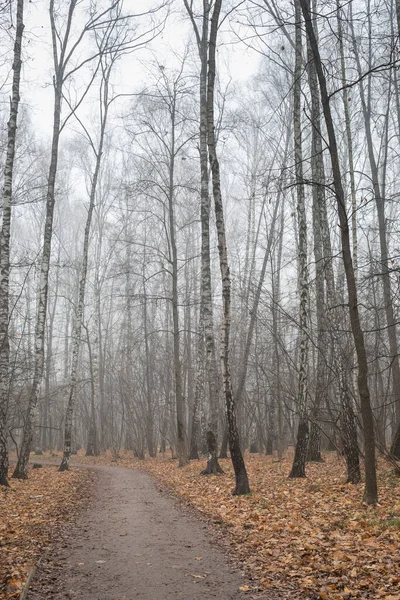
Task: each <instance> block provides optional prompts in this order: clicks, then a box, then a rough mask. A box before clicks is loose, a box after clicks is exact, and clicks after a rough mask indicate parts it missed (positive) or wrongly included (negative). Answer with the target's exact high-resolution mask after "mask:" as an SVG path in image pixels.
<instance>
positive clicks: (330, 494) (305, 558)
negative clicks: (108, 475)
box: [138, 454, 400, 600]
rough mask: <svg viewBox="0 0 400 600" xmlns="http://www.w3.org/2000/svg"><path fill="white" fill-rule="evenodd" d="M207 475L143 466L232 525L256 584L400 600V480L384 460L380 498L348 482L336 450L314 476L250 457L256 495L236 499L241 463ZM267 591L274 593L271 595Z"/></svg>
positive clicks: (339, 597)
mask: <svg viewBox="0 0 400 600" xmlns="http://www.w3.org/2000/svg"><path fill="white" fill-rule="evenodd" d="M220 462H221V466H222V467H223V469H224V471H225V473H226V475H225V476H214V477H213V476H211V477H210V476H209V477H205V476H202V475H199V472H200V466H201V465H200V463H199V462H191V463H190V464H189V465H187V466H186V467H183V468H180V469H177V468H176V462H173V461H171V460H168V459H160V458H157V459H149V460H146V461H144V462H140V463H138V464H139V465H140V466H141V467H142V468H145V469H146V470H148V471H150V472H152V473H153V474H155V475H156V476H157V477H159V478H160V479H162V481H163V482H164V483H165V484H167V485H169V486H171V487H172V488H173V490H174V491H175V492H177V493H178V494H179V495H180V496H181V497H183V498H184V499H185V500H186V501H188V502H189V503H190V504H191V505H193V506H194V507H196V509H197V510H199V511H201V512H202V513H203V514H205V515H206V516H207V517H211V519H212V520H213V522H214V524H215V525H216V526H218V527H219V528H220V530H221V531H223V532H224V538H225V541H226V543H227V544H228V545H229V547H230V548H231V549H232V550H233V551H234V553H235V554H236V556H237V557H238V558H239V559H240V561H241V563H242V564H243V566H244V567H245V569H246V571H247V573H248V575H249V577H250V578H251V579H252V581H253V583H254V587H252V589H250V588H249V589H248V590H242V591H249V592H251V591H255V590H257V591H265V592H266V591H267V590H269V591H270V592H271V593H272V592H274V594H275V593H279V594H280V597H282V598H285V597H288V598H289V597H290V598H291V599H293V600H294V599H304V600H305V599H310V600H317V599H321V600H325V599H326V600H348V599H353V598H358V599H367V598H368V599H372V598H373V599H376V600H378V599H380V598H382V599H383V598H384V599H385V600H400V493H399V492H400V479H399V478H398V477H396V475H395V474H394V473H393V471H392V470H391V469H388V468H387V466H386V465H385V464H384V463H382V464H381V465H380V468H379V492H380V504H379V506H377V507H370V506H366V505H363V504H362V502H361V498H362V490H363V484H361V485H358V486H354V485H351V484H345V483H343V482H344V480H345V467H344V464H343V461H342V460H341V459H339V458H338V457H337V456H336V455H333V454H332V455H328V456H327V457H326V461H325V463H323V464H309V465H308V467H307V472H308V477H307V479H288V473H289V471H290V466H291V461H290V459H289V458H287V459H286V460H283V461H280V462H278V461H274V460H273V459H272V458H271V457H266V456H262V455H247V456H246V466H247V469H248V472H249V477H250V482H251V490H252V491H251V494H249V495H247V496H232V493H231V492H232V488H233V470H232V466H231V464H230V462H229V461H225V460H222V461H220ZM266 597H268V596H266Z"/></svg>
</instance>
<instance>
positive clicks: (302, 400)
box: [289, 0, 309, 477]
mask: <svg viewBox="0 0 400 600" xmlns="http://www.w3.org/2000/svg"><path fill="white" fill-rule="evenodd" d="M295 23H296V24H295V68H294V82H293V133H294V159H295V178H296V194H297V222H298V265H299V274H298V277H299V293H300V319H299V325H300V352H299V389H298V396H297V412H298V418H299V423H298V430H297V441H296V447H295V455H294V460H293V465H292V470H291V472H290V475H289V477H305V476H306V471H305V467H306V460H307V449H308V436H309V425H308V412H307V395H308V338H309V331H308V329H309V315H308V309H309V283H308V262H307V215H306V207H305V192H304V180H303V179H304V178H303V151H302V126H301V72H302V62H303V60H302V31H301V9H300V5H299V3H298V1H297V0H295Z"/></svg>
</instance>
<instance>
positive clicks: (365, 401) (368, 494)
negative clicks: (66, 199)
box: [300, 0, 378, 504]
mask: <svg viewBox="0 0 400 600" xmlns="http://www.w3.org/2000/svg"><path fill="white" fill-rule="evenodd" d="M300 4H301V8H302V12H303V16H304V20H305V25H306V31H307V35H308V38H309V40H310V45H311V49H312V52H313V55H314V60H315V65H316V69H317V74H318V81H319V86H320V94H321V100H322V107H323V112H324V118H325V124H326V129H327V132H328V139H329V153H330V157H331V163H332V174H333V182H334V190H335V195H336V201H337V209H338V215H339V222H340V232H341V242H342V254H343V262H344V268H345V274H346V282H347V292H348V301H349V309H350V322H351V329H352V333H353V338H354V345H355V347H356V352H357V360H358V391H359V395H360V402H361V413H362V419H363V425H364V439H365V491H364V501H365V502H366V503H367V504H376V503H377V502H378V489H377V480H376V463H375V435H374V420H373V414H372V408H371V401H370V394H369V387H368V363H367V355H366V349H365V342H364V334H363V331H362V328H361V323H360V315H359V311H358V297H357V288H356V282H355V278H354V268H353V261H352V257H351V247H350V232H349V223H348V218H347V213H346V208H345V207H346V198H345V194H344V189H343V185H342V176H341V171H340V164H339V155H338V150H337V142H336V133H335V128H334V124H333V119H332V113H331V108H330V101H329V95H328V90H327V86H326V79H325V74H324V70H323V66H322V62H321V57H320V53H319V48H318V44H317V40H316V37H315V33H314V28H313V24H312V21H311V16H310V11H309V8H308V0H300Z"/></svg>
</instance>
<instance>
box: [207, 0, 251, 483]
mask: <svg viewBox="0 0 400 600" xmlns="http://www.w3.org/2000/svg"><path fill="white" fill-rule="evenodd" d="M221 4H222V0H216V1H215V4H214V9H213V12H212V17H211V26H210V38H209V51H208V76H207V145H208V158H209V162H210V167H211V174H212V190H213V198H214V210H215V221H216V228H217V239H218V255H219V265H220V272H221V283H222V324H221V369H222V379H223V389H224V396H225V404H226V414H227V421H228V433H229V449H230V453H231V460H232V464H233V468H234V471H235V480H236V485H235V489H234V491H233V493H234V494H247V493H249V492H250V486H249V480H248V477H247V471H246V466H245V463H244V459H243V455H242V451H241V448H240V442H239V433H238V428H237V422H236V410H235V403H234V400H233V394H232V380H231V371H230V357H229V354H230V338H229V336H230V325H231V277H230V270H229V262H228V249H227V243H226V231H225V219H224V209H223V204H222V194H221V179H220V169H219V161H218V157H217V147H216V139H215V119H214V88H215V77H216V46H217V34H218V25H219V16H220V12H221Z"/></svg>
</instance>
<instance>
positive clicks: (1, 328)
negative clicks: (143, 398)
mask: <svg viewBox="0 0 400 600" xmlns="http://www.w3.org/2000/svg"><path fill="white" fill-rule="evenodd" d="M23 32H24V1H23V0H18V2H17V13H16V29H15V40H14V54H13V65H12V69H13V80H12V90H11V101H10V115H9V120H8V123H7V153H6V159H5V165H4V183H3V222H2V227H1V232H0V485H5V486H8V449H7V414H8V401H9V393H10V344H9V339H8V335H9V332H8V325H9V316H10V315H9V302H10V297H9V296H10V294H9V283H10V237H11V219H12V209H11V202H12V191H13V172H14V159H15V148H16V138H17V121H18V108H19V102H20V79H21V67H22V59H21V52H22V40H23Z"/></svg>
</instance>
